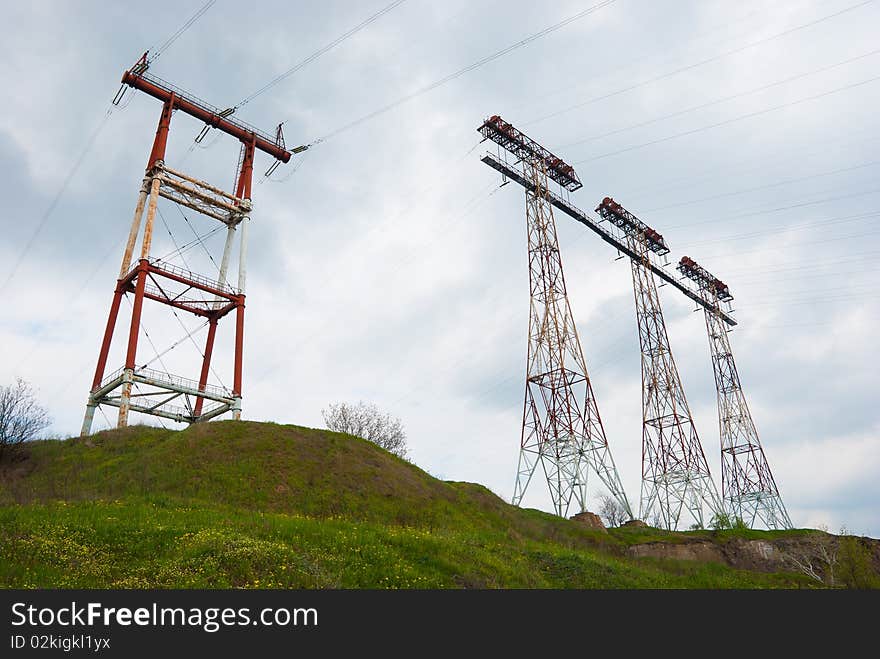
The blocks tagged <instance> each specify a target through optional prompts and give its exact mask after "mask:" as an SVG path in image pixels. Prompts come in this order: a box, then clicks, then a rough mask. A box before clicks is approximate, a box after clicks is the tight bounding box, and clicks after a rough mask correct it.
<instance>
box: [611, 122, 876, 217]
mask: <svg viewBox="0 0 880 659" xmlns="http://www.w3.org/2000/svg"><path fill="white" fill-rule="evenodd" d="M871 130H873V127H871ZM865 132H867V131H865V130H862V131H860V132H857V133H852V135H862V136H861V137H856V138H855V139H851V140H848V141H841V139H840V136H839V135H835V136H832V138H831V139H829V140H822V141H816V140H811V141H810V142H809V144H804V145H803V146H808V147H809V148H808V149H806V150H805V149H803V148H800V149H796V150H794V151H792V152H788V153H784V154H782V157H778V156H779V154H778V152H775V153H776V156H777V157H775V158H774V157H773V156H772V155H771V156H770V157H760V161H761V164H762V165H763V164H771V163H772V164H775V166H776V167H780V166H782V169H784V170H785V171H788V170H789V169H791V164H792V163H796V164H800V163H803V162H804V160H806V159H807V158H808V157H810V156H814V155H817V154H821V155H822V156H823V162H824V161H825V160H827V159H828V158H827V156H828V154H829V152H832V151H833V150H834V149H838V150H839V149H840V148H841V147H845V146H852V145H854V144H857V145H859V146H862V145H865V144H868V143H871V142H876V141H877V140H880V136H874V137H865V136H863V134H864V133H865ZM848 134H849V133H848ZM817 146H818V147H819V148H815V147H817ZM758 157H759V156H756V155H755V154H751V155H749V156H748V157H747V158H742V159H740V160H735V161H732V162H730V161H725V164H724V166H722V167H715V168H712V169H707V170H701V171H703V172H706V173H708V174H709V176H696V177H694V176H686V177H679V178H673V179H666V180H663V181H661V182H660V183H655V184H652V185H649V186H642V187H639V188H635V189H633V190H632V191H630V192H627V199H630V200H632V199H633V198H639V197H644V196H646V195H647V196H651V193H652V192H653V193H656V192H657V191H658V189H659V190H661V191H662V192H663V193H668V192H669V191H670V190H676V189H678V188H682V187H687V188H689V189H691V188H693V187H694V184H695V183H697V182H699V183H700V184H703V183H705V182H707V181H713V180H717V179H719V178H724V179H725V180H727V179H729V178H730V177H731V172H737V171H740V170H742V169H743V166H745V168H746V169H751V170H754V169H755V161H756V160H757V159H758ZM690 162H691V161H688V163H690ZM731 165H732V166H731Z"/></svg>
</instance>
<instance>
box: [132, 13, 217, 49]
mask: <svg viewBox="0 0 880 659" xmlns="http://www.w3.org/2000/svg"><path fill="white" fill-rule="evenodd" d="M216 1H217V0H208V2H206V3H205V4H204V5H203V6H202V8H201V9H199V10H198V11H197V12H196V13H195V14H193V15H192V16H190V18H189V19H188V20H187V21H186V23H184V24H183V25H181V26H180V28H179V29H178V30H177V32H175V33H174V34H172V35H171V36H170V37H168V38H167V39H166V40H165V41H164V42H163V43H162V45H161V46H159V47H158V48H155V49H154V50H153V55H152V57H150V58H149V59H148V60H147V63H148V64H152V63H153V62H155V61H156V60H157V59H159V57H160V56H161V55H162V53H163V52H165V51H166V50H167V49H168V48H170V47H171V45H172V44H173V43H174V42H175V41H177V40H178V39H179V38H180V37H181V35H183V33H184V32H186V31H187V30H188V29H189V28H190V27H191V26H192V24H193V23H195V22H196V21H197V20H199V19H200V18H201V17H202V15H203V14H204V13H205V12H206V11H208V10H209V9H210V8H211V7H212V6H213V5H214V3H215V2H216Z"/></svg>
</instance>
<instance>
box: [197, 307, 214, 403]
mask: <svg viewBox="0 0 880 659" xmlns="http://www.w3.org/2000/svg"><path fill="white" fill-rule="evenodd" d="M215 334H217V319H216V318H211V320H210V321H209V323H208V338H207V339H206V341H205V356H204V358H203V359H202V373H201V375H200V376H199V391H204V390H205V385H207V384H208V372H209V370H210V368H211V355H212V354H213V352H214V335H215ZM204 401H205V399H204V398H202V397H201V396H199V397H198V398H197V399H196V405H195V409H194V410H193V416H194V417H195V418H196V420H198V418H199V416H200V415H201V413H202V405H203V404H204Z"/></svg>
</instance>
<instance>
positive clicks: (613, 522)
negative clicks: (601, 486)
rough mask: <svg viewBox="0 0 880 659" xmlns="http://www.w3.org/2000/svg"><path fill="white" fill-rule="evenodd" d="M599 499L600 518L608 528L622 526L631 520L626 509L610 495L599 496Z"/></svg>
mask: <svg viewBox="0 0 880 659" xmlns="http://www.w3.org/2000/svg"><path fill="white" fill-rule="evenodd" d="M597 497H598V499H599V516H600V517H601V518H602V519H603V520H605V524H607V525H608V526H620V525H621V524H623V523H624V522H626V521H628V520H629V513H627V512H626V508H624V507H623V504H622V503H620V501H618V500H617V499H615V498H614V497H613V496H611V495H610V494H602V495H597Z"/></svg>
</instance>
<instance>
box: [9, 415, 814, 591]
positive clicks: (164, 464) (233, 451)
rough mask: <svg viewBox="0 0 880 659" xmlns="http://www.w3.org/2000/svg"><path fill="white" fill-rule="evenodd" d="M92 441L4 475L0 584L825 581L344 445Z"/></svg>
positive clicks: (258, 428) (214, 436)
mask: <svg viewBox="0 0 880 659" xmlns="http://www.w3.org/2000/svg"><path fill="white" fill-rule="evenodd" d="M91 444H92V445H87V443H85V442H83V441H81V440H79V439H76V440H66V441H62V442H58V441H52V442H48V441H47V442H39V443H34V444H31V445H29V451H30V457H29V458H28V459H27V460H25V461H22V462H18V463H15V464H12V465H7V466H5V467H4V468H3V469H0V586H2V587H25V588H47V587H63V588H105V587H130V588H227V587H236V588H278V587H280V588H461V587H478V588H778V587H784V588H798V587H813V586H814V582H812V581H810V580H809V579H808V578H807V577H805V576H803V575H798V574H794V573H779V574H767V573H759V572H747V571H740V570H733V569H730V568H728V567H726V566H724V565H721V564H714V563H699V562H695V561H671V560H651V559H632V558H629V557H627V556H626V554H625V550H626V547H627V546H628V545H630V544H636V543H640V542H651V541H657V540H663V541H667V542H668V541H684V540H686V539H687V538H688V537H690V536H694V535H697V536H699V535H700V534H704V535H705V537H714V538H716V539H717V538H718V536H719V534H712V533H711V532H692V533H687V534H675V533H670V532H665V531H659V530H657V529H650V528H621V529H613V530H612V531H611V532H610V533H603V532H601V531H594V530H590V529H587V528H584V527H583V526H582V525H581V524H578V523H576V522H572V521H569V520H564V519H560V518H557V517H555V516H553V515H549V514H546V513H542V512H540V511H536V510H522V509H519V508H515V507H513V506H510V505H508V504H506V503H505V502H503V501H502V500H501V499H499V498H498V497H497V496H495V495H494V494H493V493H492V492H490V491H489V490H488V489H486V488H484V487H482V486H480V485H475V484H472V483H457V482H444V481H440V480H438V479H435V478H433V477H431V476H430V475H428V474H427V473H425V472H424V471H422V470H420V469H419V468H417V467H415V466H414V465H412V464H410V463H408V462H406V461H404V460H400V459H399V458H397V457H395V456H393V455H391V454H389V453H387V452H386V451H383V450H381V449H379V448H377V447H376V446H374V445H373V444H370V443H368V442H365V441H363V440H359V439H356V438H353V437H349V436H346V435H340V434H337V433H331V432H326V431H321V430H312V429H307V428H300V427H296V426H281V425H276V424H270V423H251V422H220V423H211V424H205V425H202V426H194V427H192V428H190V429H188V430H186V431H182V432H173V431H166V430H161V429H155V428H147V427H134V428H128V429H125V430H121V431H110V432H105V433H101V434H99V435H96V436H95V437H93V438H92V441H91ZM725 533H728V534H733V533H740V534H742V533H748V534H760V533H761V532H752V531H748V532H725ZM765 533H766V532H765ZM682 539H684V540H682Z"/></svg>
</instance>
